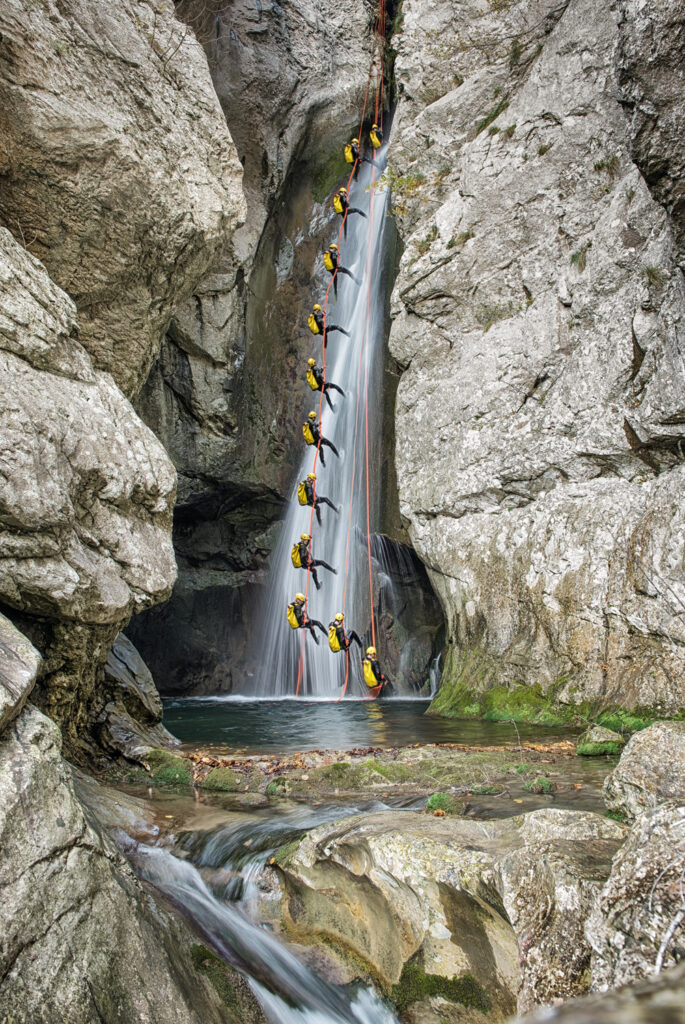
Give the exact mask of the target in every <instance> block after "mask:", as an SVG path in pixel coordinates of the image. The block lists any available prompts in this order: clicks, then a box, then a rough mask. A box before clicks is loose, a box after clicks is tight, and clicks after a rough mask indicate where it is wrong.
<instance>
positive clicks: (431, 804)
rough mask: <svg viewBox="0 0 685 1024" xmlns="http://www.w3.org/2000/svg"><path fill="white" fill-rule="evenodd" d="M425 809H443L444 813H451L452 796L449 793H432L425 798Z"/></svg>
mask: <svg viewBox="0 0 685 1024" xmlns="http://www.w3.org/2000/svg"><path fill="white" fill-rule="evenodd" d="M426 810H427V811H444V812H445V814H451V813H452V797H451V796H450V795H449V793H433V795H432V796H429V797H428V799H427V800H426Z"/></svg>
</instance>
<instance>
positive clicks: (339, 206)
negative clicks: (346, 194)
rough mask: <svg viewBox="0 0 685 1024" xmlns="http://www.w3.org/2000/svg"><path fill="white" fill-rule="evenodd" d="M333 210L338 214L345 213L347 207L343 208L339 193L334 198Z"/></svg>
mask: <svg viewBox="0 0 685 1024" xmlns="http://www.w3.org/2000/svg"><path fill="white" fill-rule="evenodd" d="M333 209H334V210H335V212H336V213H344V212H345V207H344V206H343V203H342V199H341V198H340V196H339V195H338V193H337V192H336V194H335V195H334V196H333Z"/></svg>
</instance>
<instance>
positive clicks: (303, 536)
mask: <svg viewBox="0 0 685 1024" xmlns="http://www.w3.org/2000/svg"><path fill="white" fill-rule="evenodd" d="M311 539H312V538H311V537H310V536H309V534H308V533H301V534H300V540H311Z"/></svg>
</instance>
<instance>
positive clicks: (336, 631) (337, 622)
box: [328, 612, 362, 654]
mask: <svg viewBox="0 0 685 1024" xmlns="http://www.w3.org/2000/svg"><path fill="white" fill-rule="evenodd" d="M351 643H355V644H359V649H360V650H361V648H362V642H361V638H360V637H359V634H358V633H355V631H354V630H353V629H351V630H350V631H349V633H348V632H346V630H345V616H344V614H343V613H342V612H338V614H337V615H336V616H335V618H334V619H333V621H332V622H329V623H328V646H329V647H330V649H331V650H332V651H333V652H334V653H336V654H337V653H338V651H347V650H349V647H350V644H351Z"/></svg>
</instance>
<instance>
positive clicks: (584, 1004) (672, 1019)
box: [516, 967, 685, 1024]
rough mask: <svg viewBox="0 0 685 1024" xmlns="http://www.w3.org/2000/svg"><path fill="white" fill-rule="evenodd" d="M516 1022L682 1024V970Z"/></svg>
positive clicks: (684, 999) (684, 981)
mask: <svg viewBox="0 0 685 1024" xmlns="http://www.w3.org/2000/svg"><path fill="white" fill-rule="evenodd" d="M516 1019H517V1021H519V1022H520V1024H543V1022H547V1021H550V1022H556V1021H559V1024H685V968H684V967H675V968H672V969H671V970H670V971H664V972H663V973H662V974H659V975H658V976H657V977H656V978H650V979H649V981H644V982H641V983H640V984H637V985H629V986H626V987H625V988H621V989H619V990H618V991H615V992H606V993H603V994H602V995H591V996H586V997H585V998H584V999H572V1000H570V1001H569V1002H568V1003H565V1004H564V1005H563V1006H560V1007H555V1008H551V1007H547V1008H545V1009H543V1010H538V1011H537V1012H535V1013H530V1014H526V1016H525V1017H518V1018H516Z"/></svg>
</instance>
